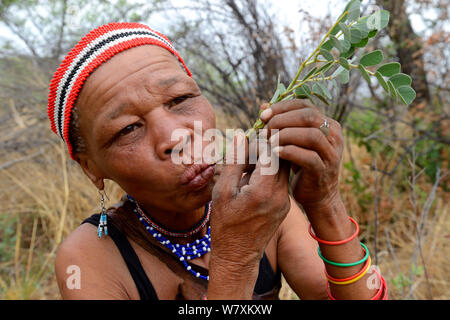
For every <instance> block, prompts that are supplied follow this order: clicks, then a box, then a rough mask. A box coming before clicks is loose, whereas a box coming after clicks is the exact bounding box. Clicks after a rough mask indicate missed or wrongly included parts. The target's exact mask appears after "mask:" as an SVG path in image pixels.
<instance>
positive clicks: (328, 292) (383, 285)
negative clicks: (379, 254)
mask: <svg viewBox="0 0 450 320" xmlns="http://www.w3.org/2000/svg"><path fill="white" fill-rule="evenodd" d="M374 271H375V273H376V274H377V275H378V278H379V279H380V280H381V287H380V289H378V292H377V293H376V294H375V295H374V296H373V297H372V298H370V300H380V296H381V294H382V293H383V291H384V295H383V298H382V299H381V300H387V297H388V289H387V286H386V281H385V280H384V278H383V276H382V275H381V274H379V273H378V272H377V271H376V270H375V269H374ZM327 294H328V298H330V299H331V300H336V298H335V297H333V295H332V294H331V290H330V283H329V282H328V281H327Z"/></svg>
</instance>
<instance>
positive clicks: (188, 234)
mask: <svg viewBox="0 0 450 320" xmlns="http://www.w3.org/2000/svg"><path fill="white" fill-rule="evenodd" d="M127 197H128V199H129V200H130V201H131V202H133V203H134V205H135V206H136V210H137V211H138V212H139V213H140V215H141V216H142V218H143V219H144V220H145V221H146V222H147V223H148V224H149V225H150V226H151V227H152V228H153V229H156V230H157V231H158V232H159V233H161V234H163V235H165V236H169V237H174V238H188V237H191V236H193V235H194V234H196V233H198V232H200V231H201V230H202V229H203V228H204V227H205V225H206V224H207V223H208V221H209V217H210V214H211V202H209V203H208V204H207V206H206V207H205V214H204V215H203V218H202V220H201V221H200V222H199V223H197V224H196V225H195V226H193V227H192V228H190V229H188V230H185V231H173V230H169V229H167V228H164V227H161V226H160V225H158V223H156V222H155V221H153V220H151V219H150V218H149V217H148V216H147V215H146V214H145V213H144V211H143V210H142V209H141V207H140V206H139V204H138V203H137V202H136V201H135V200H134V199H133V198H132V197H131V196H129V195H128V196H127Z"/></svg>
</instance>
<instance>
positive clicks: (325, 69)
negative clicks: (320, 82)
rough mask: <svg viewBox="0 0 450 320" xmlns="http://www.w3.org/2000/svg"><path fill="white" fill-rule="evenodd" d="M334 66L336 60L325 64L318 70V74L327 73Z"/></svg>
mask: <svg viewBox="0 0 450 320" xmlns="http://www.w3.org/2000/svg"><path fill="white" fill-rule="evenodd" d="M333 64H334V60H333V61H330V62H327V63H325V64H324V65H323V66H321V67H320V68H319V70H317V73H321V72H323V73H325V72H327V71H328V70H329V69H330V68H331V67H332V66H333Z"/></svg>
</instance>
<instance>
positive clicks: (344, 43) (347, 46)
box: [340, 40, 351, 53]
mask: <svg viewBox="0 0 450 320" xmlns="http://www.w3.org/2000/svg"><path fill="white" fill-rule="evenodd" d="M341 47H342V50H341V51H340V52H341V53H342V52H347V51H348V50H350V47H351V44H350V42H348V41H347V40H341Z"/></svg>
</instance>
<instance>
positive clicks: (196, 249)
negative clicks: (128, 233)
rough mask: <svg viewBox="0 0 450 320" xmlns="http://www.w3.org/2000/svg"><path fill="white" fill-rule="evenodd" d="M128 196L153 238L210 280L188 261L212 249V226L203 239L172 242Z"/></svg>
mask: <svg viewBox="0 0 450 320" xmlns="http://www.w3.org/2000/svg"><path fill="white" fill-rule="evenodd" d="M127 197H128V199H129V200H130V201H131V202H132V203H133V204H134V206H135V208H134V209H133V212H134V213H135V214H136V216H137V218H138V220H139V221H140V222H141V223H142V224H143V225H144V226H145V229H146V230H147V231H148V232H149V233H150V234H151V235H152V236H153V238H155V239H156V241H158V242H159V243H160V244H162V245H163V246H164V247H166V248H167V249H169V250H170V251H172V253H173V254H175V255H176V256H177V257H178V259H179V260H180V262H181V263H182V264H183V265H184V267H185V268H186V270H187V271H189V272H190V273H192V274H193V275H194V276H196V277H197V278H201V279H205V280H209V276H205V275H202V274H200V272H196V271H194V270H193V269H192V266H191V265H190V264H189V263H188V261H189V260H192V259H195V258H199V257H201V256H203V255H204V254H205V253H207V252H210V251H211V228H210V227H208V231H207V232H206V235H205V236H204V237H203V238H201V239H197V240H195V241H194V242H191V243H188V244H185V245H181V244H178V243H175V244H173V243H172V242H170V240H168V239H167V238H166V237H164V236H163V235H161V233H159V232H158V230H156V229H155V228H153V227H152V226H151V225H150V224H149V223H148V222H147V219H146V217H145V215H144V213H143V212H142V210H139V205H138V203H137V202H136V201H135V200H134V199H133V198H132V197H131V196H129V195H128V196H127ZM207 206H208V209H210V208H209V207H210V206H211V201H210V202H209V203H208V204H207Z"/></svg>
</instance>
